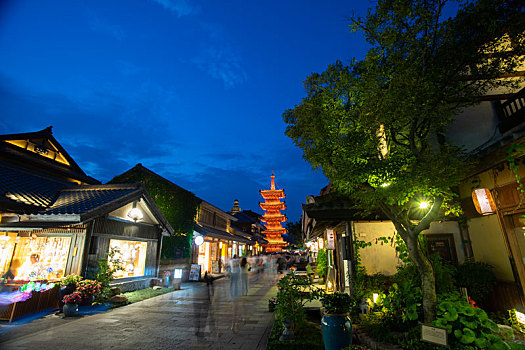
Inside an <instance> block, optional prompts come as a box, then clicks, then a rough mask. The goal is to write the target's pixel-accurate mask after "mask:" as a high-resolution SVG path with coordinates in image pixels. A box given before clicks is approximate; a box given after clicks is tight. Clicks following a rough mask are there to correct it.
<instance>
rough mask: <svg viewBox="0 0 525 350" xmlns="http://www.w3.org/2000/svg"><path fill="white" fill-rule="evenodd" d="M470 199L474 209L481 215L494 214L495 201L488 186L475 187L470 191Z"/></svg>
mask: <svg viewBox="0 0 525 350" xmlns="http://www.w3.org/2000/svg"><path fill="white" fill-rule="evenodd" d="M472 201H473V202H474V206H475V207H476V211H477V212H478V213H479V214H481V215H489V214H494V212H495V211H496V203H495V202H494V198H493V197H492V193H491V192H490V190H489V189H488V188H477V189H475V190H474V191H472Z"/></svg>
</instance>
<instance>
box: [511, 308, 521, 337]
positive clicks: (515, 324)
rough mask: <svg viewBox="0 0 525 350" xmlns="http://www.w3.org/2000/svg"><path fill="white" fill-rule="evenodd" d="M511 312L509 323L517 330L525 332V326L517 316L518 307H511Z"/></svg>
mask: <svg viewBox="0 0 525 350" xmlns="http://www.w3.org/2000/svg"><path fill="white" fill-rule="evenodd" d="M508 312H509V318H508V323H509V324H510V326H511V327H512V328H513V329H515V330H516V331H517V332H521V333H522V334H525V326H524V325H523V324H522V323H521V322H519V321H518V317H517V316H516V309H511V310H509V311H508Z"/></svg>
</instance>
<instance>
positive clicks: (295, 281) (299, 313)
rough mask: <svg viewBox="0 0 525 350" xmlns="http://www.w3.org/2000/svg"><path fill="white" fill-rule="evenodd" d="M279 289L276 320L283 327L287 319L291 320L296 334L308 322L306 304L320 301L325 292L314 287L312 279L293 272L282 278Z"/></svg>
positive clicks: (292, 328)
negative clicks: (298, 328) (316, 300)
mask: <svg viewBox="0 0 525 350" xmlns="http://www.w3.org/2000/svg"><path fill="white" fill-rule="evenodd" d="M277 287H278V289H279V291H278V292H277V305H276V307H275V312H276V319H277V321H278V322H279V324H280V325H281V326H282V325H283V324H284V321H285V320H286V319H288V320H290V322H291V330H292V331H293V332H295V331H296V329H297V327H299V326H301V325H302V324H303V323H304V322H305V321H306V314H305V311H304V304H305V303H306V302H307V301H312V300H314V299H318V298H319V297H320V296H321V295H322V293H323V292H322V290H321V289H319V288H316V287H314V286H313V284H312V279H311V278H309V277H307V276H299V275H296V274H294V273H293V272H291V273H290V274H288V275H286V276H284V277H283V278H281V280H280V281H279V283H278V284H277Z"/></svg>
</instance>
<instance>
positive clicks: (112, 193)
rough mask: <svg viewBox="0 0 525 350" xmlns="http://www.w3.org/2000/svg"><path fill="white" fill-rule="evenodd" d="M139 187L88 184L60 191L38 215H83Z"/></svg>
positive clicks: (133, 185)
mask: <svg viewBox="0 0 525 350" xmlns="http://www.w3.org/2000/svg"><path fill="white" fill-rule="evenodd" d="M138 188H139V185H137V184H122V185H116V184H115V185H88V186H79V187H76V188H69V189H64V190H62V191H60V194H59V196H58V198H57V200H56V201H55V202H54V203H53V204H52V205H51V207H49V208H48V209H45V210H43V211H40V212H38V213H37V215H60V214H70V215H82V214H85V213H87V212H90V211H92V210H94V209H96V208H99V207H101V206H102V205H105V204H108V203H111V202H113V201H115V200H117V199H119V198H121V197H123V196H125V195H128V194H130V193H132V192H134V191H136V190H137V189H138Z"/></svg>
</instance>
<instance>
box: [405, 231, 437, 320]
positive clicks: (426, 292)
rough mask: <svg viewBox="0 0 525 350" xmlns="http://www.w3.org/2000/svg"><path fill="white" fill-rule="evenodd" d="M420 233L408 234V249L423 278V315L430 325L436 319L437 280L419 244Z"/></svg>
mask: <svg viewBox="0 0 525 350" xmlns="http://www.w3.org/2000/svg"><path fill="white" fill-rule="evenodd" d="M418 234H419V232H418V233H413V232H410V233H408V234H407V241H406V244H407V248H408V254H409V256H410V258H411V259H412V261H413V262H414V264H415V265H416V268H417V270H418V271H419V276H420V278H421V290H422V292H423V313H424V320H425V323H430V322H432V321H434V319H435V318H436V305H437V296H436V279H435V277H434V269H433V268H432V264H431V263H430V261H429V260H428V258H427V257H426V256H425V254H423V252H422V251H421V248H420V247H419V244H418V240H417V237H418Z"/></svg>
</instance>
